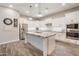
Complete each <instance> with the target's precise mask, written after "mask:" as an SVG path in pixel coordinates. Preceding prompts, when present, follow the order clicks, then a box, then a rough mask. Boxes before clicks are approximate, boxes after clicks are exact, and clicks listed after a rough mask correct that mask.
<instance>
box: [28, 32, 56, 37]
mask: <svg viewBox="0 0 79 59" xmlns="http://www.w3.org/2000/svg"><path fill="white" fill-rule="evenodd" d="M27 34H31V35H36V36H40V37H43V38H47V37H50V36H54V35H56V33H53V32H28V33H27Z"/></svg>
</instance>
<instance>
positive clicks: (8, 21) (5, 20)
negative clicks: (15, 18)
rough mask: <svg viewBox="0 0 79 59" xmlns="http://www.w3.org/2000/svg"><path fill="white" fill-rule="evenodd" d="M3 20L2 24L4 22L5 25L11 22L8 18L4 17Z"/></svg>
mask: <svg viewBox="0 0 79 59" xmlns="http://www.w3.org/2000/svg"><path fill="white" fill-rule="evenodd" d="M3 22H4V24H6V25H11V24H12V20H11V19H10V18H5V19H4V20H3Z"/></svg>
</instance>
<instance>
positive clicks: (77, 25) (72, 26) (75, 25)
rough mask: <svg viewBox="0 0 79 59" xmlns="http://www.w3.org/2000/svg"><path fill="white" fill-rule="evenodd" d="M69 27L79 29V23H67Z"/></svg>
mask: <svg viewBox="0 0 79 59" xmlns="http://www.w3.org/2000/svg"><path fill="white" fill-rule="evenodd" d="M67 28H69V29H79V24H77V23H76V24H68V25H67Z"/></svg>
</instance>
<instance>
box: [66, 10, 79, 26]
mask: <svg viewBox="0 0 79 59" xmlns="http://www.w3.org/2000/svg"><path fill="white" fill-rule="evenodd" d="M65 16H66V23H67V24H70V23H79V11H75V12H71V13H67V14H66V15H65Z"/></svg>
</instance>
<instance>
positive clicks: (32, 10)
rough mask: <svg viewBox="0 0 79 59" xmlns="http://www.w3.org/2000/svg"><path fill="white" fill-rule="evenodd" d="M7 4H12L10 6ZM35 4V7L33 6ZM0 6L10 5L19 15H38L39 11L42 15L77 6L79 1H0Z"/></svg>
mask: <svg viewBox="0 0 79 59" xmlns="http://www.w3.org/2000/svg"><path fill="white" fill-rule="evenodd" d="M9 5H13V7H10V6H9ZM35 5H36V7H35ZM0 6H4V7H10V8H13V9H15V10H17V11H18V12H19V13H20V14H21V15H25V16H30V17H38V16H37V15H38V14H39V12H41V13H40V14H42V16H39V17H43V16H46V15H49V14H53V13H57V12H60V11H63V10H67V9H70V8H73V7H77V6H79V3H66V4H64V5H62V4H61V3H41V4H38V5H37V3H0Z"/></svg>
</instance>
